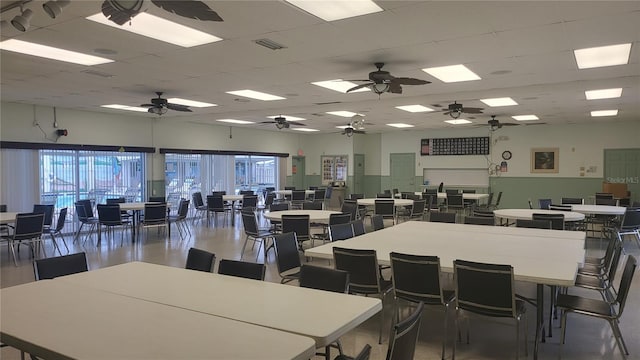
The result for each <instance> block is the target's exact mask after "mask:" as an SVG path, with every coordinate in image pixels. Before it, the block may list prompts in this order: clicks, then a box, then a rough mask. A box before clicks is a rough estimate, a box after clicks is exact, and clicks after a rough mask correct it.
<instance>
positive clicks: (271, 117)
mask: <svg viewBox="0 0 640 360" xmlns="http://www.w3.org/2000/svg"><path fill="white" fill-rule="evenodd" d="M281 116H282V117H283V118H285V119H287V121H300V120H307V119H305V118H301V117H296V116H289V115H271V116H267V117H268V118H269V119H275V118H277V117H281Z"/></svg>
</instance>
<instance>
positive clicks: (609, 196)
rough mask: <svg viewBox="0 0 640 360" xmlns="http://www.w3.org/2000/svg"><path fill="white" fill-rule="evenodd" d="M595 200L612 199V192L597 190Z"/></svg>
mask: <svg viewBox="0 0 640 360" xmlns="http://www.w3.org/2000/svg"><path fill="white" fill-rule="evenodd" d="M595 198H596V200H598V199H613V198H614V196H613V193H607V192H597V193H596V195H595Z"/></svg>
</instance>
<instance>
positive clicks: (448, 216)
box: [429, 211, 456, 224]
mask: <svg viewBox="0 0 640 360" xmlns="http://www.w3.org/2000/svg"><path fill="white" fill-rule="evenodd" d="M429 221H430V222H443V223H451V224H455V222H456V213H453V212H441V211H435V212H432V213H431V215H429Z"/></svg>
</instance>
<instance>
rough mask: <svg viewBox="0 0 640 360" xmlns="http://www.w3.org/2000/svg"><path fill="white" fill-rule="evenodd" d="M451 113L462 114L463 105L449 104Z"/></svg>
mask: <svg viewBox="0 0 640 360" xmlns="http://www.w3.org/2000/svg"><path fill="white" fill-rule="evenodd" d="M449 111H454V112H462V104H458V103H453V104H449Z"/></svg>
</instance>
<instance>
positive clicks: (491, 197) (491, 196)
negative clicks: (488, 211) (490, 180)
mask: <svg viewBox="0 0 640 360" xmlns="http://www.w3.org/2000/svg"><path fill="white" fill-rule="evenodd" d="M492 201H493V191H492V192H490V193H489V197H488V198H487V206H489V207H490V206H491V205H492V204H491V202H492Z"/></svg>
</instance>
